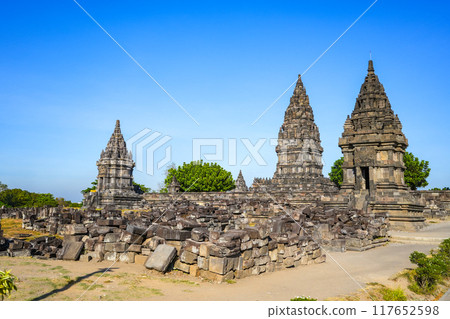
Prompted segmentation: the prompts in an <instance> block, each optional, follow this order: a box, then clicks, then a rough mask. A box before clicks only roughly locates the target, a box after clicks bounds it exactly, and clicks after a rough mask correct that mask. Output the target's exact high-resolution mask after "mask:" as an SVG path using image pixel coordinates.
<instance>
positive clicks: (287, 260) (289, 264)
mask: <svg viewBox="0 0 450 319" xmlns="http://www.w3.org/2000/svg"><path fill="white" fill-rule="evenodd" d="M283 266H284V267H286V268H290V267H294V258H293V257H286V258H284V260H283Z"/></svg>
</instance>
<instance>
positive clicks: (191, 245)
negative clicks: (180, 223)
mask: <svg viewBox="0 0 450 319" xmlns="http://www.w3.org/2000/svg"><path fill="white" fill-rule="evenodd" d="M201 244H202V242H198V241H195V240H192V239H187V240H186V246H185V247H184V249H185V250H187V251H190V252H191V253H194V254H196V255H198V254H199V253H200V245H201Z"/></svg>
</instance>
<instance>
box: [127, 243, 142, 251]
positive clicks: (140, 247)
mask: <svg viewBox="0 0 450 319" xmlns="http://www.w3.org/2000/svg"><path fill="white" fill-rule="evenodd" d="M128 251H129V252H132V253H140V252H141V251H142V246H141V245H136V244H132V245H130V247H128Z"/></svg>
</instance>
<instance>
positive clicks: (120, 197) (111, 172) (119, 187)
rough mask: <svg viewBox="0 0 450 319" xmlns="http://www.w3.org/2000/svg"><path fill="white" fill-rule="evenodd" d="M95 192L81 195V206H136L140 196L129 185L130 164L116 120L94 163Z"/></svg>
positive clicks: (130, 158) (131, 175)
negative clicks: (82, 196)
mask: <svg viewBox="0 0 450 319" xmlns="http://www.w3.org/2000/svg"><path fill="white" fill-rule="evenodd" d="M97 167H98V176H97V181H98V185H97V190H96V192H93V193H89V194H88V195H87V196H85V203H84V204H85V205H86V206H91V205H89V204H90V203H92V204H95V205H96V206H97V207H105V206H106V205H115V206H118V207H125V208H129V207H136V205H137V203H138V202H139V201H141V200H142V196H140V194H138V193H136V192H135V188H134V186H133V168H134V162H133V159H132V155H131V152H129V151H128V150H127V145H126V143H125V139H124V138H123V135H122V132H121V130H120V121H119V120H117V121H116V127H115V128H114V132H113V134H112V136H111V138H110V139H109V141H108V144H107V145H106V148H105V149H104V150H103V151H102V153H101V155H100V159H99V160H98V161H97Z"/></svg>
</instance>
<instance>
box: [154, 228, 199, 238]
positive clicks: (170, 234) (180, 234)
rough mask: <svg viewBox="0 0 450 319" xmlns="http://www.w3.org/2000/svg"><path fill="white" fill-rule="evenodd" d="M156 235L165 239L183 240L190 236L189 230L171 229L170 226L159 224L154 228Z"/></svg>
mask: <svg viewBox="0 0 450 319" xmlns="http://www.w3.org/2000/svg"><path fill="white" fill-rule="evenodd" d="M156 235H157V236H159V237H161V238H164V239H166V240H178V241H184V240H186V239H188V238H190V237H191V232H190V231H189V230H179V229H171V228H170V227H165V226H160V227H158V229H157V230H156Z"/></svg>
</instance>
